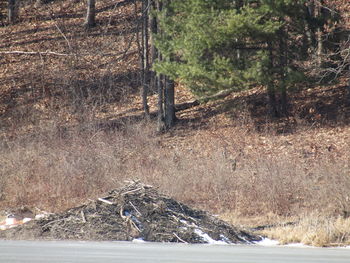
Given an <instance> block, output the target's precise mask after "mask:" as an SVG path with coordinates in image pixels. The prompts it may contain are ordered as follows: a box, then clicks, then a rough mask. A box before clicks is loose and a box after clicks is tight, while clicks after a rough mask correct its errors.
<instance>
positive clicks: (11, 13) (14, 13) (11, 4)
mask: <svg viewBox="0 0 350 263" xmlns="http://www.w3.org/2000/svg"><path fill="white" fill-rule="evenodd" d="M17 1H18V0H17ZM17 4H18V3H17V2H16V0H8V22H9V23H10V24H14V23H16V22H17V19H18V8H17Z"/></svg>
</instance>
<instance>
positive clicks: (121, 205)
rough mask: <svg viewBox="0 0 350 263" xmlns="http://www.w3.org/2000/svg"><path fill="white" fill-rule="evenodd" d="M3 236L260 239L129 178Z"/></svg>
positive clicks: (211, 240)
mask: <svg viewBox="0 0 350 263" xmlns="http://www.w3.org/2000/svg"><path fill="white" fill-rule="evenodd" d="M0 238H4V239H44V240H69V239H70V240H119V241H132V240H144V241H153V242H182V243H212V244H218V243H228V244H230V243H251V242H254V241H258V240H260V237H257V236H254V235H252V234H250V233H248V232H247V231H245V230H241V229H238V228H236V227H233V226H231V225H229V224H227V223H225V222H223V221H222V220H219V219H218V218H217V217H215V216H212V215H209V214H208V213H206V212H204V211H199V210H195V209H192V208H190V207H188V206H186V205H184V204H182V203H180V202H177V201H175V200H174V199H172V198H169V197H167V196H164V195H161V194H159V193H158V191H157V190H156V189H155V188H153V187H152V186H149V185H145V184H142V183H140V182H131V183H130V182H129V184H128V185H126V186H124V187H122V188H121V189H117V190H112V191H110V192H109V193H108V194H106V195H105V196H103V197H101V198H98V199H97V200H91V201H89V202H87V203H86V204H84V205H81V206H78V207H75V208H72V209H69V210H67V211H65V212H63V213H60V214H50V215H48V216H47V217H45V218H39V219H36V220H32V221H30V222H28V223H26V224H23V225H20V226H18V227H15V228H11V229H9V230H6V231H0Z"/></svg>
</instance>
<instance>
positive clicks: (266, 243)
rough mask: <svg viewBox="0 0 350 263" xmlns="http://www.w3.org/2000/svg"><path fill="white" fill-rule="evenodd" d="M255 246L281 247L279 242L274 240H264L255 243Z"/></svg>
mask: <svg viewBox="0 0 350 263" xmlns="http://www.w3.org/2000/svg"><path fill="white" fill-rule="evenodd" d="M254 244H256V245H259V246H266V247H270V246H277V245H279V242H278V241H277V240H272V239H269V238H263V239H262V240H261V241H258V242H255V243H254Z"/></svg>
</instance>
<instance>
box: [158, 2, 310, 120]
mask: <svg viewBox="0 0 350 263" xmlns="http://www.w3.org/2000/svg"><path fill="white" fill-rule="evenodd" d="M304 5H305V1H304V0H293V1H292V0H260V1H231V0H213V1H202V0H188V1H181V0H173V1H171V2H170V3H169V4H168V7H167V9H166V10H167V12H168V15H164V13H165V11H162V12H159V13H158V17H159V20H160V22H159V23H160V27H161V30H162V34H158V35H157V41H156V45H157V48H158V49H159V50H160V52H161V53H162V55H163V59H162V60H158V62H157V63H156V66H155V69H156V71H157V72H158V73H162V74H166V75H168V76H170V77H171V78H172V79H176V80H178V81H180V82H182V83H184V84H185V85H186V86H187V87H189V88H190V89H191V91H192V92H193V93H194V94H196V95H198V96H203V95H210V94H213V93H216V92H218V91H219V90H222V89H231V90H233V91H239V90H242V89H246V88H249V87H250V86H253V85H256V84H263V85H265V86H266V87H267V89H268V94H269V98H270V104H271V108H272V110H271V112H272V113H273V115H275V116H278V115H284V114H286V112H287V88H288V87H289V86H291V85H293V83H295V82H298V81H300V80H301V79H302V74H300V73H299V72H298V70H297V67H296V65H295V64H293V63H291V61H292V60H293V59H296V58H297V59H300V56H299V53H300V51H299V49H300V46H301V44H300V43H299V42H298V41H297V39H298V37H297V36H298V35H300V34H303V32H304V29H305V19H304V16H303V15H304V10H305V8H304V7H305V6H304ZM204 25H205V26H204ZM276 92H277V93H278V94H279V100H277V98H276ZM278 101H280V105H277V104H278V103H277V102H278Z"/></svg>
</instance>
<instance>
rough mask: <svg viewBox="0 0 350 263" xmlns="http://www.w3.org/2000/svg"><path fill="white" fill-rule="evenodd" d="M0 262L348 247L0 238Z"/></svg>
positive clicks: (348, 256) (339, 255) (345, 258)
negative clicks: (10, 239)
mask: <svg viewBox="0 0 350 263" xmlns="http://www.w3.org/2000/svg"><path fill="white" fill-rule="evenodd" d="M0 262H1V263H2V262H6V263H12V262H36V263H39V262H50V263H51V262H59V263H65V262H84V263H89V262H94V263H99V262H101V263H102V262H103V263H106V262H118V263H124V262H125V263H157V262H164V263H175V262H176V263H180V262H181V263H187V262H191V263H195V262H198V263H199V262H200V263H205V262H212V263H223V262H230V263H232V262H239V263H259V262H261V263H277V262H278V263H286V262H293V263H296V262H298V263H306V262H307V263H309V262H318V263H321V262H325V263H350V249H342V248H334V249H332V248H295V247H262V246H257V245H250V246H241V245H186V244H160V243H143V244H136V243H127V242H65V241H51V242H46V241H45V242H44V241H42V242H41V241H39V242H38V241H1V240H0Z"/></svg>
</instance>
